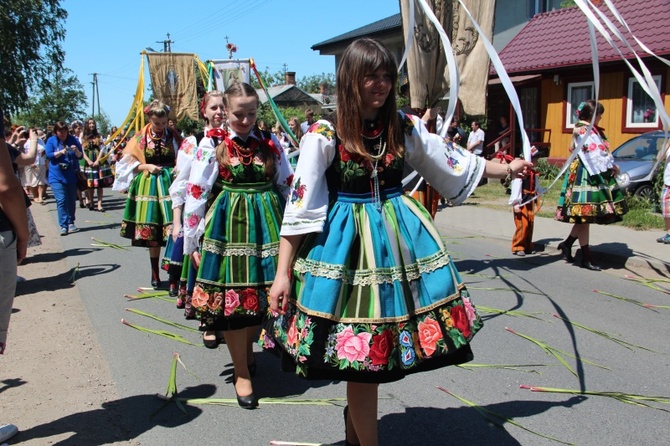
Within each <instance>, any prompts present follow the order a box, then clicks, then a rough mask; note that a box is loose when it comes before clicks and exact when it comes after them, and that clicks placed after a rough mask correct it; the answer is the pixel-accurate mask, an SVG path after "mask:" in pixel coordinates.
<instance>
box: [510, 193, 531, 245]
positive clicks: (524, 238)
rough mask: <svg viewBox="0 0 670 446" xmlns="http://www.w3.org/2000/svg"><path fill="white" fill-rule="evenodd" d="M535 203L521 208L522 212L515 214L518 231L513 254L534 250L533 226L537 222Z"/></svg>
mask: <svg viewBox="0 0 670 446" xmlns="http://www.w3.org/2000/svg"><path fill="white" fill-rule="evenodd" d="M533 208H534V205H533V203H532V202H531V203H528V204H526V205H524V206H521V212H518V213H516V212H515V213H514V226H516V231H515V232H514V237H513V238H512V252H519V251H528V252H530V251H532V250H533V224H534V222H535V211H534V209H533Z"/></svg>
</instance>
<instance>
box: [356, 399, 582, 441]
mask: <svg viewBox="0 0 670 446" xmlns="http://www.w3.org/2000/svg"><path fill="white" fill-rule="evenodd" d="M436 391H437V390H436ZM445 397H447V398H450V397H449V396H448V395H447V394H445ZM584 400H586V397H584V396H574V397H572V398H570V399H568V400H566V401H506V402H503V403H496V404H489V405H484V406H478V407H479V408H481V409H483V410H484V411H490V412H494V413H495V414H497V415H500V416H503V417H505V418H508V419H513V420H514V421H515V422H517V423H519V424H521V425H523V421H520V420H519V418H522V417H531V416H533V415H536V414H539V413H542V412H546V411H548V410H550V409H552V408H554V407H572V406H574V405H575V404H579V403H581V402H582V401H584ZM454 401H456V404H461V403H460V402H458V401H457V400H454ZM487 413H488V412H487ZM489 415H490V414H489ZM490 417H491V420H494V421H495V422H496V423H500V424H505V422H504V420H502V419H499V418H498V417H496V416H495V415H490ZM343 429H344V428H343ZM509 429H512V430H514V429H518V431H519V432H521V430H520V428H517V427H516V426H510V427H509ZM538 431H539V432H538V433H541V434H546V432H542V431H541V430H540V429H538ZM559 440H563V441H568V442H569V441H570V438H559ZM573 440H574V439H573ZM539 441H540V437H538V442H539ZM379 444H384V445H391V446H393V445H405V444H423V445H437V444H467V445H469V446H477V445H482V446H484V445H486V446H488V445H496V446H512V445H520V444H522V443H520V442H519V441H517V440H516V439H515V438H514V437H512V435H510V434H509V432H507V426H505V427H499V426H497V425H495V424H494V423H492V422H491V421H489V420H487V419H485V418H484V417H483V416H482V415H481V414H480V413H479V412H478V411H477V410H476V409H474V408H470V407H458V408H449V409H436V408H434V407H409V408H407V410H406V411H405V413H394V414H390V415H385V416H383V417H382V418H381V420H380V421H379ZM526 444H531V443H529V442H527V443H526Z"/></svg>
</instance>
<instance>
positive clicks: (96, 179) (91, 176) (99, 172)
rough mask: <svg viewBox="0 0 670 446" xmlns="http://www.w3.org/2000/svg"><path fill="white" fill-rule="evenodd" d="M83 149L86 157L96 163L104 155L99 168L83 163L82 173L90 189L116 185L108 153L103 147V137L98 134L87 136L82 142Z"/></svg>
mask: <svg viewBox="0 0 670 446" xmlns="http://www.w3.org/2000/svg"><path fill="white" fill-rule="evenodd" d="M81 147H82V148H83V149H84V155H86V157H87V158H88V159H89V160H91V161H92V162H95V161H96V160H97V159H98V157H99V156H100V154H101V153H102V157H101V161H100V162H99V163H98V166H97V167H92V166H89V165H88V163H87V162H85V161H84V162H83V163H82V171H83V172H84V174H85V175H86V181H87V184H88V187H89V188H98V187H109V186H111V185H112V184H113V183H114V176H113V175H112V169H111V167H110V166H109V162H108V161H107V156H106V153H107V152H106V148H105V147H104V145H103V141H102V136H101V135H100V134H99V133H97V132H96V133H95V134H94V135H85V136H84V137H83V138H82V140H81Z"/></svg>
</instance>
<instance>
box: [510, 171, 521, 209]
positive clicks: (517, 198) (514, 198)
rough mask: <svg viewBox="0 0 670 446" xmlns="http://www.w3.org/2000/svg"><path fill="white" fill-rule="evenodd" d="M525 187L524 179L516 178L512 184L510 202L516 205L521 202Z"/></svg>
mask: <svg viewBox="0 0 670 446" xmlns="http://www.w3.org/2000/svg"><path fill="white" fill-rule="evenodd" d="M522 189H523V180H522V179H521V178H514V179H513V180H512V184H511V185H510V190H511V193H510V195H509V204H510V205H512V206H514V205H516V204H519V203H521V198H522Z"/></svg>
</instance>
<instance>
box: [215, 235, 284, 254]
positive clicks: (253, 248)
mask: <svg viewBox="0 0 670 446" xmlns="http://www.w3.org/2000/svg"><path fill="white" fill-rule="evenodd" d="M202 249H203V250H204V251H207V252H212V253H214V254H219V255H222V256H225V257H261V258H263V259H265V258H267V257H273V256H277V255H279V243H271V244H269V245H263V246H260V247H258V246H257V245H249V244H246V243H244V244H241V243H238V244H235V243H221V242H217V241H215V240H211V239H205V241H204V242H203V244H202Z"/></svg>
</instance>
